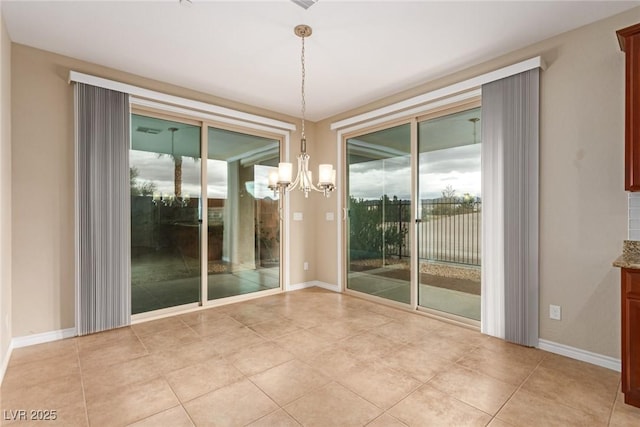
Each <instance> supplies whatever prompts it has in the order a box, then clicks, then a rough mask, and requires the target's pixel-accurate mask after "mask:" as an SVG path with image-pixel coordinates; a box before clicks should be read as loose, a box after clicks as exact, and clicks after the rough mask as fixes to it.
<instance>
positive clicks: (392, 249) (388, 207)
mask: <svg viewBox="0 0 640 427" xmlns="http://www.w3.org/2000/svg"><path fill="white" fill-rule="evenodd" d="M365 203H366V204H367V205H368V208H369V209H374V210H378V211H379V212H382V206H383V202H382V200H375V201H372V200H367V201H366V202H365ZM410 209H411V202H410V201H409V200H386V201H385V202H384V212H385V215H384V219H383V222H382V230H383V235H384V234H387V233H388V231H393V232H394V233H393V234H394V235H396V236H397V235H402V236H403V237H402V238H399V239H394V240H395V241H393V242H391V243H389V242H385V243H384V245H383V247H384V253H385V256H387V257H389V256H390V257H398V258H403V257H409V256H410V253H411V248H410V237H409V233H408V230H409V222H410V218H411V210H410ZM481 210H482V202H481V200H480V199H479V198H464V197H451V198H441V199H432V200H422V201H421V210H420V211H421V218H419V221H418V224H417V236H418V256H419V258H420V259H423V260H429V261H441V262H451V263H457V264H467V265H476V266H479V265H480V264H481V240H480V229H481Z"/></svg>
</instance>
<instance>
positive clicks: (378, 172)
mask: <svg viewBox="0 0 640 427" xmlns="http://www.w3.org/2000/svg"><path fill="white" fill-rule="evenodd" d="M347 176H348V196H349V200H348V208H349V222H348V233H347V236H348V251H347V253H348V257H349V259H348V268H349V270H348V276H347V288H348V289H351V290H355V291H359V292H364V293H367V294H370V295H376V296H379V297H383V298H387V299H391V300H394V301H399V302H403V303H410V299H411V289H410V285H411V273H410V259H411V250H410V246H409V233H408V231H409V221H410V220H411V135H410V125H409V124H405V125H401V126H396V127H393V128H389V129H385V130H381V131H378V132H373V133H370V134H366V135H362V136H358V137H355V138H349V139H348V140H347Z"/></svg>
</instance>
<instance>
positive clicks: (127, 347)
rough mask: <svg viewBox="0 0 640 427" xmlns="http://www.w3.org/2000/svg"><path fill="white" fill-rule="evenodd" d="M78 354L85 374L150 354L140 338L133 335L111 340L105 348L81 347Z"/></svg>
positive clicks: (97, 346) (98, 346)
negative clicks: (87, 371)
mask: <svg viewBox="0 0 640 427" xmlns="http://www.w3.org/2000/svg"><path fill="white" fill-rule="evenodd" d="M83 338H84V337H83ZM81 342H82V340H79V341H78V344H79V345H80V343H81ZM96 343H97V342H96ZM78 354H79V356H80V367H81V369H82V371H83V372H84V371H86V370H90V369H100V368H102V367H105V366H109V365H113V364H116V363H122V362H125V361H127V360H131V359H137V358H138V357H141V356H146V355H147V354H149V352H148V351H147V349H146V347H145V346H144V345H142V343H141V342H140V340H139V339H138V337H136V336H135V335H132V336H128V337H126V338H122V339H113V340H109V341H108V342H107V343H106V344H105V345H103V346H100V345H96V346H93V345H92V346H90V347H89V348H86V349H85V348H83V347H82V346H80V350H79V353H78Z"/></svg>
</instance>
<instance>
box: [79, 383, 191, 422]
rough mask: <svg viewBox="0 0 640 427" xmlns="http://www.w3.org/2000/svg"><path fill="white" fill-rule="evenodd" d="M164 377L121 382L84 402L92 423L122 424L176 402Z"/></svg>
mask: <svg viewBox="0 0 640 427" xmlns="http://www.w3.org/2000/svg"><path fill="white" fill-rule="evenodd" d="M178 404H179V402H178V398H177V397H176V395H175V394H174V393H173V391H172V390H171V387H169V384H167V382H166V381H165V380H164V379H160V378H158V379H155V380H151V381H149V382H146V383H137V384H131V385H126V386H123V387H122V388H121V389H120V390H118V391H117V392H114V393H112V394H110V395H109V396H106V397H105V398H103V399H99V400H96V401H95V402H87V412H88V414H89V424H90V425H91V426H114V427H115V426H125V425H127V424H131V423H133V422H136V421H140V420H143V419H145V418H147V417H149V416H151V415H154V414H157V413H158V412H162V411H164V410H166V409H169V408H172V407H174V406H176V405H178Z"/></svg>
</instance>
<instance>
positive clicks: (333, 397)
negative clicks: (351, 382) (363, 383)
mask: <svg viewBox="0 0 640 427" xmlns="http://www.w3.org/2000/svg"><path fill="white" fill-rule="evenodd" d="M329 408H330V409H329ZM284 409H285V410H286V411H287V412H288V413H289V414H291V416H293V418H295V419H296V420H297V421H298V422H299V423H301V424H302V425H304V426H306V427H328V426H341V427H350V426H363V425H365V424H367V423H368V422H369V421H372V420H373V419H375V418H376V417H377V416H378V415H380V413H382V411H381V410H380V409H379V408H377V407H376V406H375V405H373V404H372V403H369V402H367V401H366V400H364V399H363V398H361V397H360V396H358V395H357V394H355V393H353V392H352V391H350V390H348V389H347V388H345V387H344V386H341V385H340V384H337V383H334V382H332V383H329V384H327V385H326V386H324V387H321V388H319V389H316V390H313V391H312V392H310V393H308V394H306V395H304V396H303V397H301V398H300V399H298V400H296V401H294V402H292V403H290V404H289V405H287V406H286V407H285V408H284Z"/></svg>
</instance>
